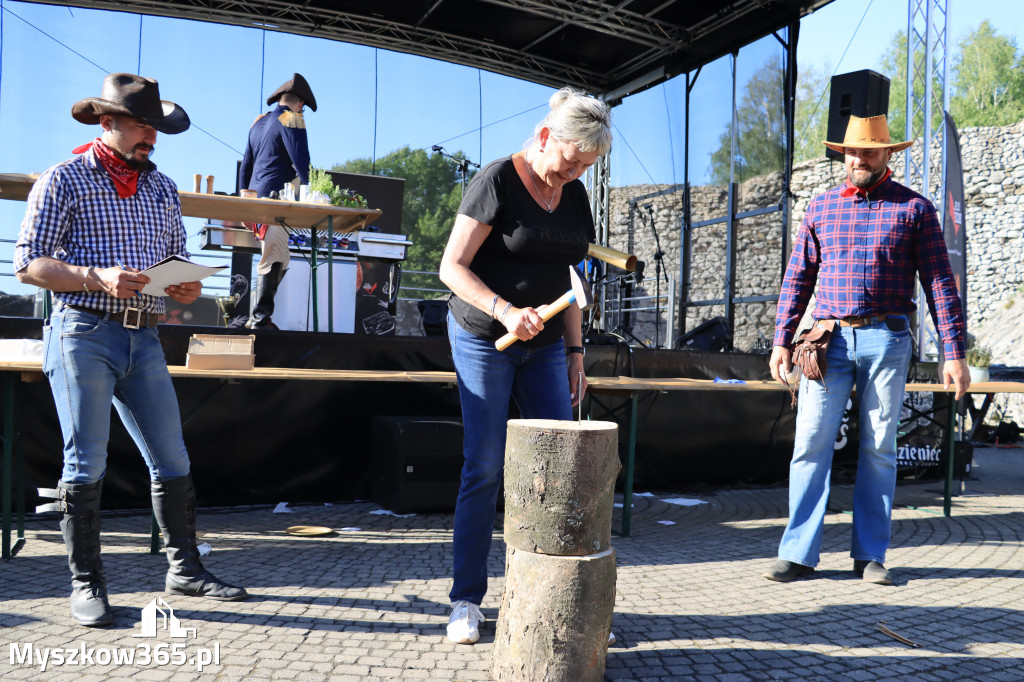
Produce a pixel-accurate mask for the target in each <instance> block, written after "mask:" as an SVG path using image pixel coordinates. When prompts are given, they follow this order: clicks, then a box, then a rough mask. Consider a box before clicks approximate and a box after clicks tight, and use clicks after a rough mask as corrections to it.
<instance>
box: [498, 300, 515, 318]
mask: <svg viewBox="0 0 1024 682" xmlns="http://www.w3.org/2000/svg"><path fill="white" fill-rule="evenodd" d="M511 307H512V301H509V302H508V303H507V304H505V309H504V310H502V311H501V317H500V318H498V321H499V322H504V321H505V313H507V312H508V309H509V308H511Z"/></svg>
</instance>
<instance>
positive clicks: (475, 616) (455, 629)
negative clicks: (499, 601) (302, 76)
mask: <svg viewBox="0 0 1024 682" xmlns="http://www.w3.org/2000/svg"><path fill="white" fill-rule="evenodd" d="M486 621H487V619H486V618H484V614H482V613H480V607H479V606H477V605H476V604H472V603H470V602H468V601H457V602H455V603H453V604H452V615H451V616H449V617H448V639H449V641H452V642H455V643H456V644H473V643H474V642H476V641H477V640H478V639H480V623H484V622H486Z"/></svg>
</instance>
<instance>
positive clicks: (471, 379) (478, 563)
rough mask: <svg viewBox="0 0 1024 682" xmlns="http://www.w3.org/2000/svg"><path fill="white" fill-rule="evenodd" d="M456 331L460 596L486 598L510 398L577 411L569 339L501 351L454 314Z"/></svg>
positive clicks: (532, 415) (455, 587)
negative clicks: (568, 363) (571, 393)
mask: <svg viewBox="0 0 1024 682" xmlns="http://www.w3.org/2000/svg"><path fill="white" fill-rule="evenodd" d="M448 338H449V340H450V341H451V346H452V359H453V360H454V362H455V373H456V375H457V377H458V383H459V399H460V400H461V402H462V424H463V448H462V452H463V455H464V456H465V463H464V464H463V465H462V484H461V486H460V487H459V499H458V501H457V502H456V504H455V532H454V539H453V543H452V544H453V550H452V551H453V554H454V559H453V569H454V582H453V584H452V591H451V593H450V595H449V596H450V597H451V600H452V602H456V601H463V600H464V601H468V602H472V603H473V604H477V605H479V604H480V602H482V601H483V598H484V594H486V593H487V555H488V554H489V552H490V549H491V536H492V534H493V532H494V514H495V509H496V505H497V500H498V490H499V488H500V486H501V473H502V469H503V467H504V464H505V430H506V428H507V424H508V409H509V398H512V399H514V400H515V401H516V406H517V407H518V408H519V412H520V414H521V415H522V417H523V418H524V419H561V420H568V419H572V406H571V399H570V398H569V375H568V368H567V366H566V362H565V344H564V343H563V342H562V341H558V342H557V343H552V344H550V345H547V346H543V347H541V348H531V349H528V348H527V347H526V346H525V345H524V344H522V343H514V344H512V346H510V347H509V348H508V349H507V350H504V351H499V350H497V349H496V348H495V347H494V342H493V341H487V340H485V339H481V338H480V337H478V336H476V335H475V334H472V333H470V332H468V331H466V330H465V329H463V328H462V327H460V326H459V324H458V323H457V322H456V321H455V320H454V319H453V318H452V316H451V314H449V315H448Z"/></svg>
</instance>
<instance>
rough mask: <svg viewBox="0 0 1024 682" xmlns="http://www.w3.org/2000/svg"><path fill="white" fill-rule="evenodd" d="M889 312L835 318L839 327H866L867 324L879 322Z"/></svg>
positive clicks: (887, 315)
mask: <svg viewBox="0 0 1024 682" xmlns="http://www.w3.org/2000/svg"><path fill="white" fill-rule="evenodd" d="M889 315H890V313H879V314H878V315H868V316H867V317H846V318H841V319H837V320H836V322H838V323H839V326H840V327H853V328H857V327H866V326H868V325H869V324H875V323H876V322H881V321H882V320H884V319H885V318H887V317H889Z"/></svg>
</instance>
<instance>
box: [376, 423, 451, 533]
mask: <svg viewBox="0 0 1024 682" xmlns="http://www.w3.org/2000/svg"><path fill="white" fill-rule="evenodd" d="M371 469H372V479H373V480H372V486H371V495H372V497H373V501H374V502H376V503H377V504H379V505H381V506H382V507H384V508H385V509H389V510H391V511H393V512H396V513H400V514H401V513H406V512H418V511H451V510H453V509H455V500H456V499H457V498H458V496H459V479H460V477H461V475H462V422H461V421H458V420H454V419H445V418H444V417H376V418H375V419H374V420H373V465H372V467H371Z"/></svg>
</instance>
